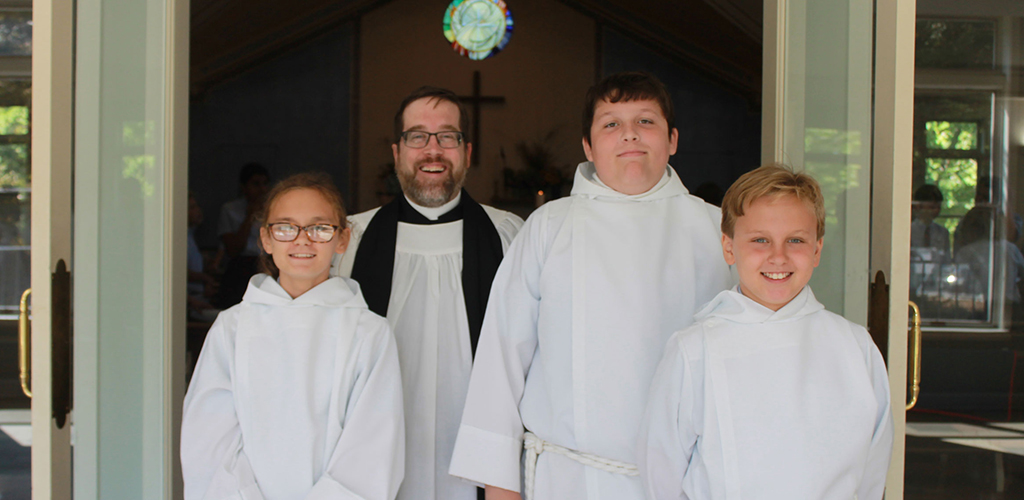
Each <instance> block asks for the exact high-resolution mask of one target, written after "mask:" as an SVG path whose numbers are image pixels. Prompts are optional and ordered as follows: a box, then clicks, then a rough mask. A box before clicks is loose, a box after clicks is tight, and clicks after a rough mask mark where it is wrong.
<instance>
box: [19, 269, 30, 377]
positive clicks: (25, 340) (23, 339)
mask: <svg viewBox="0 0 1024 500" xmlns="http://www.w3.org/2000/svg"><path fill="white" fill-rule="evenodd" d="M31 293H32V289H31V288H28V289H26V290H25V292H24V293H22V294H21V303H20V304H18V369H19V371H20V374H21V392H24V393H25V395H26V396H28V397H32V384H31V378H30V377H31V373H32V349H31V339H30V338H29V332H30V329H29V324H28V296H29V294H31Z"/></svg>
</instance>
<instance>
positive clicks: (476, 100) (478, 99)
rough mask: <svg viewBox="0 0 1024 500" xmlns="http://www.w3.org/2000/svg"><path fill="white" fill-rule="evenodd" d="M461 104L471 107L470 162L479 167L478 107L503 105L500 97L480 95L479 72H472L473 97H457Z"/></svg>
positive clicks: (503, 99)
mask: <svg viewBox="0 0 1024 500" xmlns="http://www.w3.org/2000/svg"><path fill="white" fill-rule="evenodd" d="M459 99H461V100H462V102H465V103H468V104H469V105H470V106H472V107H473V134H472V135H471V136H470V139H472V141H471V142H472V143H473V157H472V159H471V160H470V161H471V163H472V164H473V165H476V166H479V165H480V150H481V149H483V148H482V147H481V142H480V105H481V104H505V98H504V97H502V96H490V95H480V72H479V71H474V72H473V95H470V96H459Z"/></svg>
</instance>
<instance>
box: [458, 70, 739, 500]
mask: <svg viewBox="0 0 1024 500" xmlns="http://www.w3.org/2000/svg"><path fill="white" fill-rule="evenodd" d="M583 116H584V118H583V127H582V143H583V151H584V153H585V154H586V156H587V159H588V160H590V161H587V162H583V163H581V164H580V165H579V166H578V167H577V170H576V178H575V180H574V181H573V187H572V193H571V195H570V196H569V197H568V198H560V199H557V200H554V201H551V202H548V203H547V204H545V205H543V206H542V207H540V208H538V209H537V210H536V211H535V212H533V214H531V215H530V218H529V219H528V220H527V221H526V223H525V225H523V228H522V230H521V231H520V232H519V234H518V235H517V236H516V238H515V240H513V241H512V245H511V246H510V247H509V249H508V251H507V252H506V253H505V258H504V260H502V262H501V265H500V266H499V267H498V272H497V274H496V275H495V277H494V285H493V287H492V288H491V295H490V300H489V301H488V302H487V312H486V314H485V315H484V322H483V327H482V329H481V332H480V344H479V347H478V349H477V355H476V363H475V364H474V365H473V372H472V374H471V375H470V380H469V393H468V395H467V397H466V408H465V411H464V412H463V414H462V421H461V424H460V428H459V434H458V437H457V438H456V442H455V451H454V453H453V457H452V463H451V467H450V468H449V471H450V472H451V473H452V474H453V475H455V476H458V477H462V478H465V479H468V480H471V481H473V482H476V483H479V484H484V485H487V488H486V489H487V498H488V499H491V500H495V499H500V498H512V499H516V498H519V491H520V485H521V484H523V482H522V481H523V479H524V478H525V488H526V498H527V499H528V500H529V499H530V498H531V490H532V489H533V488H534V486H535V487H536V496H535V497H533V498H537V499H540V500H548V499H552V500H554V499H557V500H575V499H580V500H582V499H596V498H604V499H615V500H642V499H643V498H644V493H643V487H642V485H641V484H640V481H639V479H638V478H637V477H636V467H635V466H633V465H632V464H633V463H635V460H636V455H635V445H636V432H637V429H638V428H639V426H640V418H641V417H642V416H643V408H644V403H645V402H646V397H647V388H648V387H649V386H650V382H651V377H652V376H653V375H654V368H655V366H656V364H657V362H658V360H659V359H660V358H661V355H662V352H663V351H662V350H663V349H664V347H665V341H666V340H668V338H669V336H670V335H672V332H674V331H676V330H678V329H680V328H684V327H686V326H688V325H689V324H690V323H692V322H693V313H694V312H696V310H697V309H698V308H699V307H700V306H701V305H702V304H704V303H706V302H707V301H708V300H710V299H711V298H713V297H714V296H715V294H717V293H718V292H720V291H721V290H724V289H726V288H728V287H729V284H730V282H731V281H732V278H731V276H730V274H729V268H728V267H727V266H726V265H725V263H724V262H722V260H721V259H720V258H719V257H718V241H719V240H720V238H721V233H720V232H719V229H718V226H719V221H720V217H721V215H720V214H721V212H720V211H719V209H718V208H717V207H713V206H711V205H708V204H707V203H704V201H702V200H701V199H699V198H697V197H695V196H693V195H691V194H689V193H688V192H687V190H686V188H685V187H684V186H683V183H682V182H681V181H680V180H679V175H678V174H677V173H676V171H675V170H674V169H673V168H672V167H671V166H669V164H668V159H669V156H671V155H672V154H673V153H674V152H675V150H676V141H677V139H678V132H677V130H676V129H675V127H674V126H673V113H672V100H671V98H670V97H669V95H668V92H667V91H666V89H665V87H664V85H662V83H661V82H659V81H658V80H657V79H656V78H654V77H653V76H651V75H649V74H647V73H617V74H614V75H610V76H608V77H606V78H605V79H604V80H602V81H601V82H599V83H598V84H597V85H594V86H593V87H591V89H590V90H589V91H587V95H586V98H585V102H584V107H583ZM524 439H525V443H524ZM524 444H525V448H526V460H525V464H524V466H521V465H520V464H523V463H524V462H523V461H522V460H521V457H522V456H523V450H524ZM579 453H585V454H588V455H589V456H590V457H591V459H589V460H588V459H584V458H581V455H580V454H579Z"/></svg>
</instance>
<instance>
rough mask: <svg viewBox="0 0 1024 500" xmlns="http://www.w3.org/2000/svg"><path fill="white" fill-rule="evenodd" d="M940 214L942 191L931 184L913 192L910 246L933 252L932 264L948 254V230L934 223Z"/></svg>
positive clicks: (943, 258)
mask: <svg viewBox="0 0 1024 500" xmlns="http://www.w3.org/2000/svg"><path fill="white" fill-rule="evenodd" d="M940 212H942V191H940V190H939V188H938V187H937V186H935V185H932V184H925V185H923V186H921V187H919V188H918V189H917V191H916V192H914V204H913V214H914V220H913V221H912V222H911V223H910V246H911V247H912V248H914V249H920V248H928V249H931V250H933V251H934V252H935V255H934V256H932V258H931V259H928V260H930V261H932V262H938V261H941V260H945V259H946V258H948V257H949V256H950V253H949V230H947V229H946V228H945V227H943V226H942V225H940V224H938V223H936V222H935V218H936V217H938V216H939V213H940Z"/></svg>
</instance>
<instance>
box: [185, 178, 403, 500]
mask: <svg viewBox="0 0 1024 500" xmlns="http://www.w3.org/2000/svg"><path fill="white" fill-rule="evenodd" d="M264 207H265V208H264V212H263V213H262V214H260V217H259V222H260V242H261V244H262V247H263V251H264V253H263V255H262V256H261V259H262V265H263V268H264V271H265V274H258V275H256V276H253V277H252V279H251V280H250V281H249V286H248V289H247V290H246V292H245V295H244V297H243V298H242V302H241V303H240V304H238V305H236V306H234V307H232V308H230V309H228V310H225V311H224V312H222V313H221V314H220V316H219V317H218V318H217V321H216V322H215V323H214V324H213V327H212V328H211V329H210V333H209V334H208V336H207V340H206V343H205V345H204V347H203V351H202V354H200V356H199V360H198V363H197V365H196V370H195V374H194V375H193V378H192V383H191V385H190V387H189V390H188V393H187V394H186V396H185V406H184V414H183V418H182V430H181V461H182V473H183V475H184V478H185V498H186V499H193V498H195V499H198V498H229V497H231V498H265V499H267V500H270V499H275V498H349V497H358V498H366V499H393V498H394V497H395V494H396V493H397V491H398V486H399V484H400V483H401V480H402V477H403V472H404V453H405V436H404V434H405V425H404V420H403V410H402V387H401V375H400V374H399V368H398V354H397V351H396V348H395V341H394V337H393V336H392V334H391V330H390V328H389V327H388V324H387V322H386V321H385V320H384V319H383V318H381V317H379V316H377V315H376V314H374V313H372V312H370V311H369V309H367V307H366V302H365V301H364V300H363V297H362V294H361V293H360V291H359V286H358V285H357V284H356V283H355V282H354V281H352V280H350V279H347V278H340V277H330V276H329V271H330V265H331V257H332V256H333V255H335V254H341V253H344V251H345V249H346V248H347V246H348V240H349V229H348V228H346V227H345V210H344V208H343V206H342V202H341V196H340V195H339V193H338V191H337V189H336V188H335V187H334V184H333V182H332V181H331V179H330V178H329V177H328V176H327V175H326V174H298V175H295V176H292V177H289V178H287V179H285V180H283V181H281V182H280V183H279V184H278V185H277V186H275V187H274V188H273V189H272V190H271V191H270V193H269V194H268V195H267V202H266V204H265V205H264Z"/></svg>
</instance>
